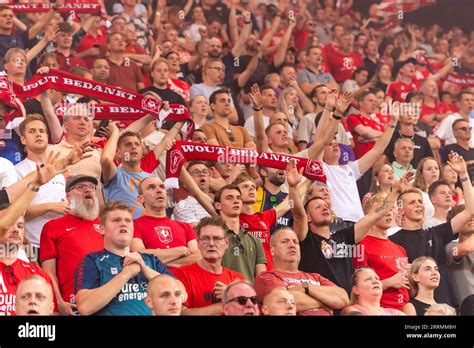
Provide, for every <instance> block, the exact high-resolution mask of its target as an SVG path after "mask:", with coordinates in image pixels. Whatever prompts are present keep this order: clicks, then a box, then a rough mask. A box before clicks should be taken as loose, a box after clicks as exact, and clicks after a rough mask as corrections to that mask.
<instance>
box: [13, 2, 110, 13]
mask: <svg viewBox="0 0 474 348" xmlns="http://www.w3.org/2000/svg"><path fill="white" fill-rule="evenodd" d="M5 5H8V6H9V7H10V8H11V9H12V10H13V12H16V13H28V12H48V11H49V10H51V9H52V8H53V5H54V3H19V4H5ZM100 11H101V7H100V5H99V4H98V3H97V2H90V3H86V2H81V3H69V4H63V5H61V6H60V7H59V9H58V12H61V13H62V12H69V13H70V12H75V13H90V14H96V15H98V14H100Z"/></svg>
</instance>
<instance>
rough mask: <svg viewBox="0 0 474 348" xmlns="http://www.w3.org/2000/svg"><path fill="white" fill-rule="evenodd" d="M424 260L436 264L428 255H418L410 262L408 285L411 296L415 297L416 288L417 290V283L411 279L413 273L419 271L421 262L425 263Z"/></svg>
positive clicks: (416, 293)
mask: <svg viewBox="0 0 474 348" xmlns="http://www.w3.org/2000/svg"><path fill="white" fill-rule="evenodd" d="M426 261H433V262H434V263H435V264H437V263H436V261H435V259H433V258H432V257H430V256H420V257H418V258H416V259H415V260H414V261H413V262H412V264H411V268H410V273H409V274H408V282H409V283H410V287H411V290H410V296H411V297H415V296H416V295H418V290H419V288H418V283H417V282H415V280H414V279H413V274H418V272H419V271H420V268H421V265H423V263H425V262H426Z"/></svg>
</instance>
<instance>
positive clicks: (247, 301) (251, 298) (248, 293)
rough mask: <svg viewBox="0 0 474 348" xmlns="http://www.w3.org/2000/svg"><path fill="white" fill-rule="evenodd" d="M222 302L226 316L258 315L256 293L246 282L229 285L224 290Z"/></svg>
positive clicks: (241, 281)
mask: <svg viewBox="0 0 474 348" xmlns="http://www.w3.org/2000/svg"><path fill="white" fill-rule="evenodd" d="M222 302H223V303H224V315H226V316H229V315H232V316H256V315H259V309H258V300H257V293H256V292H255V289H254V288H253V287H252V284H250V282H248V281H246V280H240V281H237V282H234V283H231V284H229V285H228V286H227V287H226V289H225V290H224V294H223V296H222Z"/></svg>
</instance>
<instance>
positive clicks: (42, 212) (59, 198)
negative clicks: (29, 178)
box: [15, 114, 70, 248]
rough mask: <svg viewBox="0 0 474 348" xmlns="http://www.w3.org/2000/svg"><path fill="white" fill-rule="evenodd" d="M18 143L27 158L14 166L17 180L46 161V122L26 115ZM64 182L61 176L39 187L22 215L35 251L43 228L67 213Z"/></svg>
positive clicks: (34, 116) (67, 206)
mask: <svg viewBox="0 0 474 348" xmlns="http://www.w3.org/2000/svg"><path fill="white" fill-rule="evenodd" d="M20 135H21V143H22V144H23V145H25V148H26V152H27V157H26V158H25V159H24V160H23V161H21V162H20V163H18V164H17V165H15V170H16V173H17V175H18V179H19V180H20V179H22V178H24V177H25V176H26V175H28V174H29V173H31V172H33V171H35V170H36V164H40V165H41V164H43V163H44V162H45V161H46V148H47V147H48V132H47V128H46V122H45V120H44V119H43V117H42V116H41V115H38V114H32V115H28V116H27V117H26V118H25V119H24V120H23V122H22V123H21V124H20ZM65 187H66V180H65V179H64V176H63V175H62V174H59V175H56V176H55V177H54V178H53V179H51V180H50V181H49V182H48V183H47V184H45V185H43V186H41V188H40V190H39V192H38V193H37V194H36V196H35V198H34V199H33V201H32V203H31V205H30V206H29V208H28V209H27V210H26V213H25V220H26V224H25V230H26V236H27V237H28V240H29V241H30V243H31V244H32V246H33V247H34V248H39V245H40V235H41V230H42V229H43V225H44V224H45V223H47V222H48V221H49V220H52V219H56V218H59V217H61V216H62V215H64V214H68V213H69V211H70V207H69V203H68V202H67V201H66V192H65V191H66V190H65Z"/></svg>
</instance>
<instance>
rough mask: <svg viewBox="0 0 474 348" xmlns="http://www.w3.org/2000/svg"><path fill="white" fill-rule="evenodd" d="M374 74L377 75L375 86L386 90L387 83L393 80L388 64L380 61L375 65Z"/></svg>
mask: <svg viewBox="0 0 474 348" xmlns="http://www.w3.org/2000/svg"><path fill="white" fill-rule="evenodd" d="M375 75H376V76H377V83H376V84H375V87H376V88H380V89H381V90H382V91H384V92H387V87H388V85H389V84H391V83H392V82H393V81H392V70H391V68H390V65H388V64H386V63H380V64H379V66H378V67H377V70H376V71H375Z"/></svg>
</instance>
